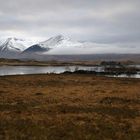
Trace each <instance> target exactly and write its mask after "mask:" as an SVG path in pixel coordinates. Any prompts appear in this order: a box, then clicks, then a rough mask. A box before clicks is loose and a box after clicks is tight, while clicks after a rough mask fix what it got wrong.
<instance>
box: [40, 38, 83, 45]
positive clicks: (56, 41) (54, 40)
mask: <svg viewBox="0 0 140 140" xmlns="http://www.w3.org/2000/svg"><path fill="white" fill-rule="evenodd" d="M39 45H40V46H42V47H44V48H55V47H68V46H81V45H82V44H81V43H79V42H73V41H71V40H70V39H69V38H66V37H64V36H62V35H58V36H55V37H51V38H50V39H48V40H46V41H44V42H41V43H39Z"/></svg>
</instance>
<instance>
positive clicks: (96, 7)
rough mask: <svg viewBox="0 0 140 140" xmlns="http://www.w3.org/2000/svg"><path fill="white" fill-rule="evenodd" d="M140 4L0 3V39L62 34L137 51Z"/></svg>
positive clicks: (110, 0)
mask: <svg viewBox="0 0 140 140" xmlns="http://www.w3.org/2000/svg"><path fill="white" fill-rule="evenodd" d="M139 9H140V0H116V1H115V0H0V37H5V36H15V37H24V38H32V39H37V40H43V39H48V38H49V37H52V36H54V35H58V34H62V35H65V36H67V37H70V38H72V39H74V40H78V41H92V42H95V43H99V44H101V43H102V44H109V45H110V44H112V45H114V44H115V45H118V46H119V47H120V46H122V47H130V48H136V49H137V50H138V51H140V46H139V45H140V10H139Z"/></svg>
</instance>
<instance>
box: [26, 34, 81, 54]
mask: <svg viewBox="0 0 140 140" xmlns="http://www.w3.org/2000/svg"><path fill="white" fill-rule="evenodd" d="M80 46H82V43H80V42H74V41H71V40H70V39H68V38H66V37H64V36H62V35H58V36H55V37H51V38H50V39H48V40H46V41H43V42H40V43H38V44H35V45H33V46H31V47H29V48H27V49H26V50H25V51H24V52H23V54H24V53H44V54H45V53H46V52H48V51H50V50H52V49H56V48H65V47H80Z"/></svg>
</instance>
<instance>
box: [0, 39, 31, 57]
mask: <svg viewBox="0 0 140 140" xmlns="http://www.w3.org/2000/svg"><path fill="white" fill-rule="evenodd" d="M32 44H33V42H31V41H29V40H24V39H18V38H7V39H1V40H0V55H1V56H6V55H10V54H11V55H14V54H18V53H21V52H22V51H24V50H25V49H27V48H28V47H30V46H31V45H32Z"/></svg>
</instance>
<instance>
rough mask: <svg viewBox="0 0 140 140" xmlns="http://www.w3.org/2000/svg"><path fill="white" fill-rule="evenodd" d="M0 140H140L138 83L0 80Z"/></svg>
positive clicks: (88, 78)
mask: <svg viewBox="0 0 140 140" xmlns="http://www.w3.org/2000/svg"><path fill="white" fill-rule="evenodd" d="M0 139H1V140H4V139H6V140H21V139H22V140H104V139H105V140H111V139H114V140H139V139H140V80H139V79H127V78H117V79H115V78H107V77H97V76H94V75H85V74H61V75H55V74H50V75H28V76H4V77H0Z"/></svg>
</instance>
